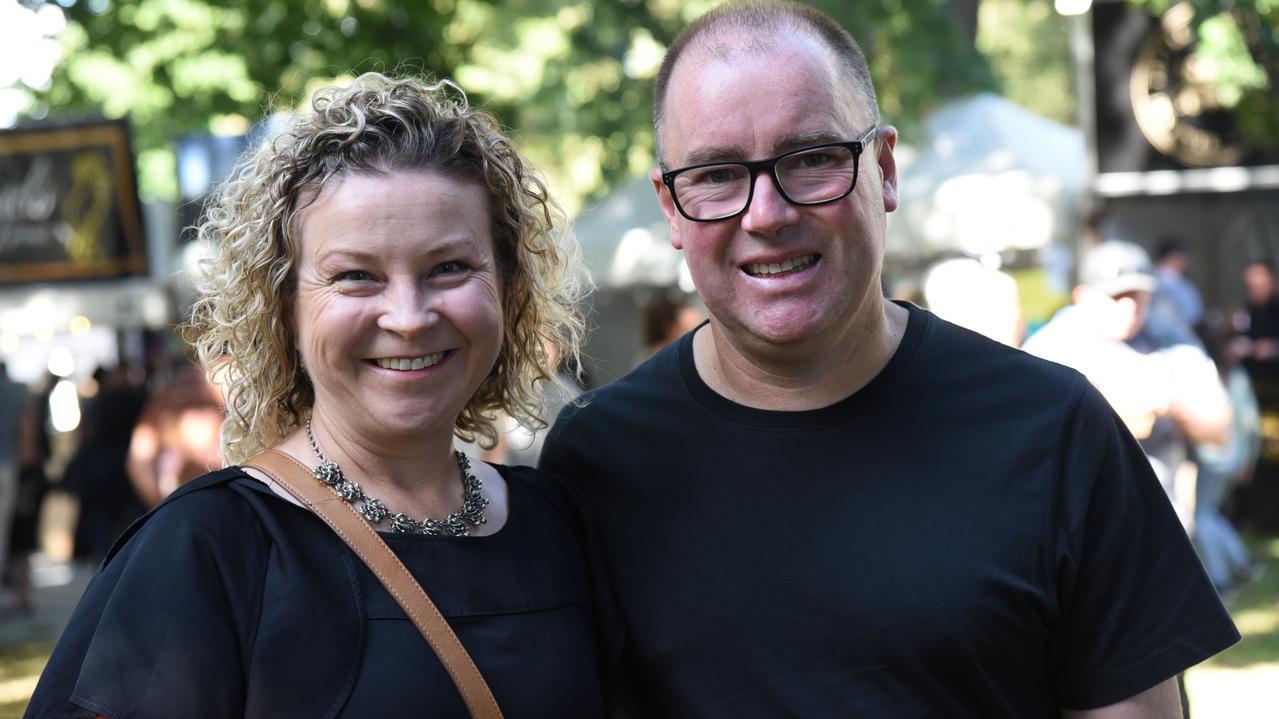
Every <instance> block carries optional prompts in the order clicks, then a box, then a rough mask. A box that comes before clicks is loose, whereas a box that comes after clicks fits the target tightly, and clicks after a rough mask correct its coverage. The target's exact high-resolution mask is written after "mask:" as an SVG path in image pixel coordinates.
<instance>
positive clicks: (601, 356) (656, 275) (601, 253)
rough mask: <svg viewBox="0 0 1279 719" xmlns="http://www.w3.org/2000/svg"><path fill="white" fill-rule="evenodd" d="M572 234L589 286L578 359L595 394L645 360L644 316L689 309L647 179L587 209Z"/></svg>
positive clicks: (678, 257)
mask: <svg viewBox="0 0 1279 719" xmlns="http://www.w3.org/2000/svg"><path fill="white" fill-rule="evenodd" d="M573 229H574V233H575V234H576V236H577V240H578V242H580V243H581V245H582V258H583V260H584V261H585V263H586V267H587V270H588V271H589V272H590V274H591V279H592V280H594V282H595V285H596V291H595V293H594V294H593V295H592V297H591V314H590V323H591V330H592V331H591V334H590V336H589V337H588V340H587V345H586V348H585V350H584V352H583V355H584V356H583V359H584V361H585V363H586V370H587V376H588V380H589V382H590V384H591V385H592V386H599V385H601V384H604V383H607V382H609V381H612V380H614V379H617V378H618V377H621V376H622V375H624V374H626V373H627V372H628V371H630V369H631V368H632V367H634V366H635V364H636V363H637V362H638V361H639V360H640V359H642V358H643V357H644V356H645V355H646V354H647V350H646V345H649V344H652V342H651V341H650V338H648V337H647V336H646V335H648V334H650V333H649V332H648V331H646V327H645V325H646V324H647V323H646V314H652V312H651V310H652V309H653V308H660V307H667V306H672V305H674V306H679V305H689V306H697V302H696V300H695V299H694V298H693V296H692V295H693V292H694V288H693V280H692V277H691V276H690V275H689V273H688V267H687V266H686V265H685V264H684V257H683V253H681V252H679V251H678V250H676V249H675V248H674V247H672V246H671V243H670V239H669V235H668V233H667V229H666V219H665V218H664V217H663V216H662V211H661V208H660V207H659V206H658V204H657V196H656V194H655V192H654V190H653V183H652V182H650V181H649V179H648V178H642V179H638V180H634V181H632V182H629V183H627V184H625V185H623V186H621V187H620V188H619V189H618V190H616V191H615V192H613V193H612V194H610V195H608V196H607V197H605V198H604V199H603V200H602V201H600V202H598V203H597V204H594V205H588V206H587V207H586V208H585V209H584V210H583V211H582V212H581V213H580V214H579V215H578V216H577V218H576V220H575V221H574V223H573Z"/></svg>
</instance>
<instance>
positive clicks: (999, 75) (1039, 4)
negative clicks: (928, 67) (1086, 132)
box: [977, 0, 1079, 125]
mask: <svg viewBox="0 0 1279 719" xmlns="http://www.w3.org/2000/svg"><path fill="white" fill-rule="evenodd" d="M980 17H981V30H980V33H979V34H978V36H977V48H978V49H979V50H980V51H981V52H982V54H983V55H984V56H985V57H986V59H987V60H988V61H989V62H990V65H991V71H992V73H993V74H994V76H995V78H996V80H997V81H998V83H999V88H1000V92H1002V93H1003V94H1004V96H1006V97H1007V98H1009V99H1010V100H1012V101H1013V102H1015V103H1017V104H1018V105H1021V106H1022V107H1025V108H1027V109H1029V110H1033V111H1034V112H1037V113H1039V114H1040V115H1043V116H1044V117H1048V118H1051V119H1053V120H1056V121H1057V122H1060V123H1064V124H1067V125H1075V124H1077V123H1078V119H1079V118H1078V116H1077V114H1076V108H1077V104H1076V102H1075V84H1074V68H1073V67H1072V65H1071V63H1070V28H1069V23H1068V22H1067V21H1066V18H1064V17H1062V16H1061V15H1058V14H1057V12H1056V11H1055V10H1054V9H1053V2H1052V0H983V2H982V4H981V13H980Z"/></svg>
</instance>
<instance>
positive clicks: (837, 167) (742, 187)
mask: <svg viewBox="0 0 1279 719" xmlns="http://www.w3.org/2000/svg"><path fill="white" fill-rule="evenodd" d="M856 175H857V161H856V156H855V155H854V154H853V151H852V150H851V149H849V148H847V147H839V146H832V147H819V148H814V149H811V150H801V151H799V152H796V153H793V154H790V155H786V156H784V157H782V158H780V159H779V160H778V161H777V164H776V166H775V168H774V177H775V178H776V179H777V182H778V183H779V184H780V185H781V189H782V192H783V193H785V195H786V196H787V197H789V198H790V199H791V200H792V201H794V202H805V203H810V202H822V201H824V200H831V199H835V198H837V197H841V196H843V195H846V194H848V192H849V191H850V190H851V189H852V185H853V182H854V180H855V179H856ZM674 185H675V187H674V189H675V195H676V197H677V198H678V200H679V203H680V206H681V207H682V208H683V210H684V212H686V213H687V214H689V215H690V216H692V217H696V218H698V219H714V218H719V217H727V216H729V215H735V214H737V213H739V212H741V211H742V210H743V209H745V207H746V205H747V203H748V202H749V201H750V196H751V173H750V170H749V169H748V168H747V167H746V166H745V165H737V164H733V163H724V164H718V165H709V166H707V167H699V168H696V169H692V170H686V171H684V172H681V173H680V174H679V175H677V176H676V177H675V180H674Z"/></svg>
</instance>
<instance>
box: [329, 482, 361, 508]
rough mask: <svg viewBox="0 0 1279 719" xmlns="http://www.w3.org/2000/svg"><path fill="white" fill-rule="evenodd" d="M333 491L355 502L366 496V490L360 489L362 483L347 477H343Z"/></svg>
mask: <svg viewBox="0 0 1279 719" xmlns="http://www.w3.org/2000/svg"><path fill="white" fill-rule="evenodd" d="M333 491H335V492H337V493H338V496H339V497H341V498H342V499H345V500H346V501H348V502H355V501H357V500H358V499H360V498H361V497H363V496H364V492H362V491H360V485H358V484H356V483H355V482H352V481H351V480H349V479H346V478H343V479H342V481H341V482H338V484H337V486H336V487H334V488H333Z"/></svg>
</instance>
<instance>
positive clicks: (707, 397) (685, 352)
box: [677, 300, 931, 431]
mask: <svg viewBox="0 0 1279 719" xmlns="http://www.w3.org/2000/svg"><path fill="white" fill-rule="evenodd" d="M893 302H894V303H895V304H897V305H899V306H901V307H903V308H905V309H906V311H907V312H909V315H908V318H907V322H906V332H905V333H904V334H903V335H902V340H901V343H900V344H899V345H898V346H897V350H896V351H895V352H893V356H892V357H890V358H889V360H888V364H886V365H884V368H883V369H881V370H880V371H879V373H878V374H876V375H875V376H874V377H873V378H871V380H870V382H868V383H866V384H865V385H864V386H863V387H862V388H861V389H858V390H857V391H855V392H853V393H852V394H851V395H849V396H847V397H844V398H843V399H841V400H838V401H836V402H834V403H833V404H829V405H827V406H825V407H819V408H817V409H810V410H797V411H788V410H769V409H759V408H756V407H748V406H746V405H744V404H739V403H737V402H734V401H733V400H731V399H728V398H727V397H725V396H723V395H721V394H720V393H718V392H716V391H715V390H713V389H711V387H710V385H708V384H706V382H705V380H703V379H702V377H701V375H700V374H698V372H697V364H696V362H695V360H694V359H693V335H695V334H697V333H696V332H689V333H688V334H685V335H684V336H683V337H681V338H680V339H679V345H678V347H677V351H678V355H679V366H680V374H681V375H682V377H683V380H684V386H685V388H686V389H687V390H688V392H689V394H690V395H692V397H693V400H694V401H695V402H697V404H699V405H701V406H702V407H703V408H704V409H705V410H706V411H708V412H710V413H711V414H713V415H715V416H717V417H719V418H720V419H723V420H725V421H728V422H732V423H734V424H739V425H744V426H747V427H754V428H757V429H770V430H792V431H793V430H806V429H822V428H825V427H832V426H835V425H839V424H843V423H844V422H846V421H848V420H850V419H852V418H853V417H855V416H857V414H858V411H859V407H860V406H861V405H863V404H864V403H865V402H867V401H870V400H871V399H873V398H874V397H875V396H877V395H879V394H881V393H882V392H884V391H885V390H886V389H888V388H890V387H892V386H893V385H894V384H896V383H897V382H898V380H900V379H901V377H902V375H903V374H904V373H905V372H906V370H907V369H908V368H909V367H910V364H911V362H912V360H914V358H915V356H916V355H917V354H918V351H919V347H920V345H921V344H922V342H923V339H924V337H925V335H926V334H927V331H928V328H929V327H930V326H931V315H930V314H929V313H928V312H925V311H924V310H922V309H920V308H919V307H916V306H915V305H913V304H911V303H909V302H903V301H898V300H893Z"/></svg>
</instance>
